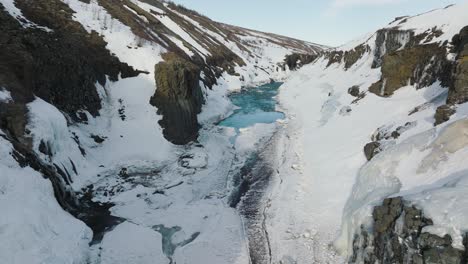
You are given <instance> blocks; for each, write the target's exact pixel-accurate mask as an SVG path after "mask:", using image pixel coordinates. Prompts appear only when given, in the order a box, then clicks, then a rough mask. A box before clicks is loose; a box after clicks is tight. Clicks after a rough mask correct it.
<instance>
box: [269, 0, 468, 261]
mask: <svg viewBox="0 0 468 264" xmlns="http://www.w3.org/2000/svg"><path fill="white" fill-rule="evenodd" d="M466 10H468V4H462V5H457V6H451V7H447V8H445V9H441V10H435V11H432V12H429V13H426V14H423V15H419V16H415V17H409V18H407V19H406V22H403V23H401V24H400V25H399V26H398V27H399V28H400V29H411V30H414V31H415V32H416V34H418V33H423V32H426V31H427V30H429V29H432V28H433V27H437V29H441V30H442V31H443V32H444V34H442V35H441V36H440V37H438V38H437V39H434V40H433V42H438V43H442V42H444V41H445V40H449V39H451V38H452V37H453V35H454V34H456V33H458V32H459V31H460V29H461V28H462V27H464V26H466V25H468V17H467V16H466V15H463V13H464V12H465V11H466ZM399 22H401V20H400V21H399ZM396 24H398V22H395V23H393V24H390V25H389V27H394V26H396ZM364 42H365V43H367V44H368V45H369V46H370V47H371V50H372V51H371V53H367V54H366V55H365V56H364V57H363V58H362V59H360V60H359V61H358V62H357V63H356V64H355V65H354V66H353V67H351V68H350V69H348V70H345V69H344V65H343V64H341V65H339V64H333V65H331V66H330V67H328V68H327V67H326V65H327V62H328V61H327V60H325V59H319V60H318V61H316V62H315V63H313V64H311V65H307V66H305V67H303V68H301V69H300V70H299V71H298V72H296V73H293V74H292V77H291V78H289V79H288V80H287V81H286V83H285V84H284V85H283V86H282V87H281V88H280V96H279V98H280V103H281V107H282V108H283V109H285V111H286V113H287V114H288V116H289V124H288V128H287V129H288V132H286V133H287V135H288V136H287V137H286V138H285V139H284V140H285V143H283V144H284V145H286V146H285V150H284V153H285V154H283V155H284V160H285V161H286V162H285V164H284V165H283V168H282V170H281V171H280V174H281V176H280V177H281V180H282V182H283V183H282V184H276V185H277V187H276V189H275V190H273V194H272V195H273V197H274V199H273V202H272V206H271V209H270V211H271V214H272V215H273V216H272V218H271V220H270V226H271V230H275V233H276V234H275V235H274V237H275V238H274V239H273V241H274V244H275V247H274V248H275V250H273V252H276V254H278V256H277V259H278V260H280V259H288V258H290V259H292V260H295V261H298V262H297V263H310V262H307V259H309V260H310V256H311V255H312V256H313V257H314V260H315V263H342V262H346V256H347V254H349V253H351V250H352V240H353V236H354V234H355V233H356V232H357V231H359V230H360V225H361V224H364V225H366V227H370V226H369V225H370V223H371V220H372V209H373V206H375V205H379V204H381V203H382V200H383V199H384V198H386V197H394V196H403V197H404V198H405V199H407V200H409V201H411V202H413V203H414V204H415V205H417V206H419V207H420V208H421V209H423V211H424V212H425V214H426V216H427V217H429V218H431V219H432V220H434V223H435V224H434V226H431V227H427V228H425V229H424V231H428V232H432V233H435V234H438V235H445V234H449V235H451V236H452V238H453V239H454V241H453V245H454V246H456V247H460V248H463V245H462V235H463V234H464V232H466V230H467V229H468V225H467V224H466V223H468V211H467V210H466V208H467V206H468V203H467V202H468V200H467V199H468V189H467V185H466V182H467V181H468V170H467V169H468V163H467V162H466V158H467V157H468V156H467V154H468V144H467V132H468V131H467V128H468V127H467V125H468V120H467V119H466V116H467V114H468V104H463V105H459V106H458V107H457V114H456V115H455V116H452V118H451V119H450V121H449V122H447V123H445V124H443V125H439V126H438V127H436V128H434V126H433V124H434V113H435V109H436V108H437V107H438V106H440V105H442V104H444V103H445V98H446V96H447V89H446V88H443V87H441V86H440V84H439V83H435V84H433V85H432V86H430V87H425V88H422V89H419V90H417V89H416V88H415V87H413V86H407V87H403V88H401V89H399V90H398V91H397V92H396V93H395V94H394V95H393V96H391V97H390V98H382V97H378V96H376V95H374V94H372V93H367V95H366V97H365V98H364V99H362V100H360V101H358V102H357V103H354V104H353V103H352V101H353V100H355V99H356V98H355V97H352V96H351V95H349V94H348V88H350V87H351V86H353V85H359V86H360V87H361V91H363V90H364V91H365V90H366V88H367V87H369V86H370V85H371V84H372V83H374V82H376V81H378V80H379V79H380V74H381V73H380V69H371V64H372V59H373V50H375V47H374V46H375V34H371V35H369V36H367V37H365V38H363V39H361V40H357V41H353V42H352V43H351V44H347V45H344V46H343V47H342V48H343V49H344V50H350V49H352V48H353V47H356V46H358V45H359V44H361V43H364ZM338 49H340V48H338ZM427 102H430V103H429V104H428V105H427V106H426V107H425V108H422V109H423V110H421V111H419V112H417V113H415V114H412V115H409V113H410V112H411V111H412V110H413V109H414V108H415V107H417V106H419V105H422V104H424V103H427ZM342 109H350V110H351V112H348V111H342ZM343 113H346V114H345V115H344V114H343ZM408 122H412V124H413V125H412V126H411V128H410V129H408V131H406V132H405V133H403V134H402V135H401V136H400V137H399V138H398V139H397V140H394V141H393V142H389V145H388V146H386V150H385V151H383V152H381V153H380V154H378V155H377V156H376V157H374V158H373V159H372V160H371V161H370V162H367V160H366V158H365V156H364V152H363V148H364V146H365V144H366V143H369V142H371V141H372V140H371V136H372V135H373V134H374V133H375V131H376V130H377V129H378V128H381V127H386V128H387V129H389V130H390V131H392V130H395V129H396V128H397V127H399V126H404V125H405V124H406V123H408ZM284 256H289V257H287V258H285V257H284ZM286 263H288V262H286ZM291 263H293V262H291Z"/></svg>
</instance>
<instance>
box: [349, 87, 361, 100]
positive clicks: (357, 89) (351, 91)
mask: <svg viewBox="0 0 468 264" xmlns="http://www.w3.org/2000/svg"><path fill="white" fill-rule="evenodd" d="M348 93H349V94H350V95H351V96H354V97H358V96H359V94H360V93H361V91H360V87H359V86H358V85H354V86H352V87H350V88H349V89H348Z"/></svg>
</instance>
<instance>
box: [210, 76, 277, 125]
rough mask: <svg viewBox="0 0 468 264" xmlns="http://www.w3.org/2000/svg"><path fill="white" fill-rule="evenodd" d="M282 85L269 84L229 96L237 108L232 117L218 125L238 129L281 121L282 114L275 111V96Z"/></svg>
mask: <svg viewBox="0 0 468 264" xmlns="http://www.w3.org/2000/svg"><path fill="white" fill-rule="evenodd" d="M281 85H282V83H279V82H275V83H269V84H265V85H262V86H258V87H256V88H247V89H242V91H240V92H238V93H233V94H231V95H230V99H231V101H232V102H233V104H234V105H236V106H237V107H239V108H238V109H236V110H235V111H234V113H233V114H232V115H230V116H229V117H228V118H226V119H224V120H223V121H221V122H220V123H219V125H220V126H225V127H233V128H235V129H236V131H237V133H239V129H241V128H247V127H251V126H253V125H255V124H259V123H261V124H270V123H274V122H276V120H278V119H283V118H284V114H283V113H281V112H277V111H276V110H275V106H276V99H275V97H276V95H277V94H278V88H279V87H280V86H281Z"/></svg>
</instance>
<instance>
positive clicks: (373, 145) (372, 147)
mask: <svg viewBox="0 0 468 264" xmlns="http://www.w3.org/2000/svg"><path fill="white" fill-rule="evenodd" d="M380 151H381V149H380V143H379V142H377V141H374V142H370V143H368V144H366V145H365V146H364V154H365V155H366V158H367V160H371V159H372V158H373V157H374V156H375V155H377V154H378V153H379V152H380Z"/></svg>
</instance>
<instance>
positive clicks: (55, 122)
mask: <svg viewBox="0 0 468 264" xmlns="http://www.w3.org/2000/svg"><path fill="white" fill-rule="evenodd" d="M27 107H28V110H29V111H28V117H29V123H28V125H27V127H26V128H27V130H29V131H31V133H30V135H29V136H30V137H31V138H32V142H33V150H34V151H35V152H36V153H37V154H38V155H39V156H40V157H41V158H42V159H43V160H45V161H48V162H50V163H53V164H56V165H58V166H59V167H61V168H62V169H63V168H64V169H65V171H67V172H68V173H72V174H73V175H76V174H78V173H80V172H81V165H82V164H84V162H85V160H84V157H83V156H82V154H81V152H80V150H79V148H78V146H77V145H76V142H75V141H74V140H73V139H72V138H71V136H70V131H69V129H68V126H67V120H66V119H65V117H64V116H63V114H62V113H61V112H60V111H59V110H58V109H57V108H55V107H54V106H53V105H51V104H49V103H47V102H45V101H44V100H42V99H40V98H37V97H36V99H35V100H34V101H32V102H31V103H29V104H28V105H27ZM41 142H43V144H45V145H46V146H47V148H48V150H49V152H50V154H51V156H50V157H49V156H48V155H46V154H44V153H41V152H40V151H39V146H40V145H41ZM76 165H78V168H77V167H76ZM75 169H77V172H76V173H75V172H74V170H75ZM71 180H73V179H71Z"/></svg>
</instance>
